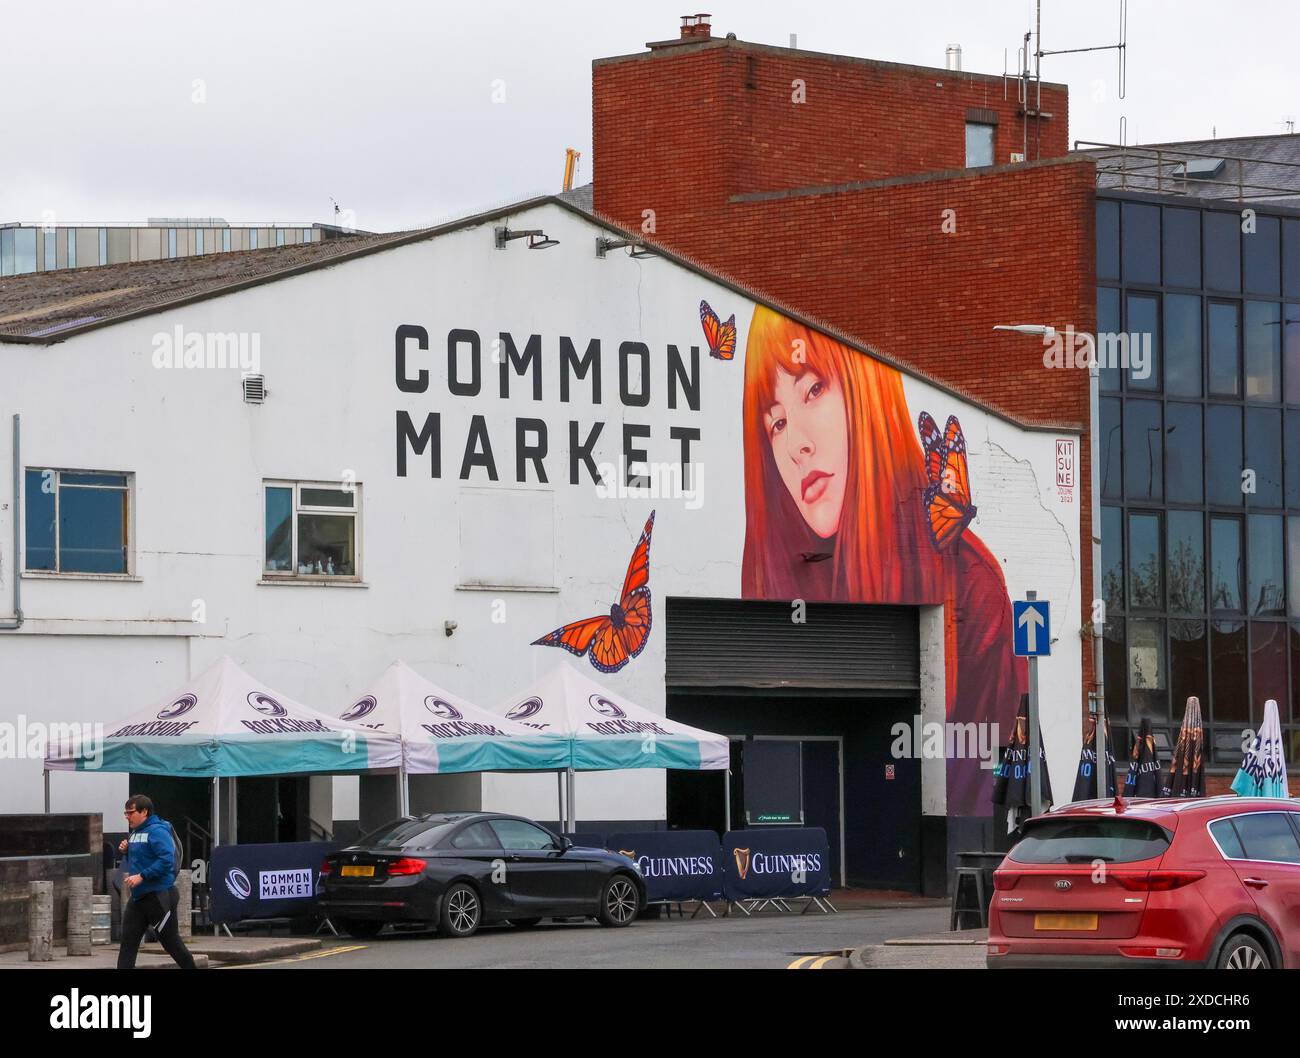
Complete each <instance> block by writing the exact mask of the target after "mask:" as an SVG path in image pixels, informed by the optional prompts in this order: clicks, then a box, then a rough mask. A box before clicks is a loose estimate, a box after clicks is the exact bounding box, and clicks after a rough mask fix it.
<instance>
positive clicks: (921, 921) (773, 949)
mask: <svg viewBox="0 0 1300 1058" xmlns="http://www.w3.org/2000/svg"><path fill="white" fill-rule="evenodd" d="M947 924H948V909H947V908H946V907H921V908H890V909H882V910H855V911H841V912H840V913H839V914H837V915H823V914H817V913H810V914H807V915H799V914H777V913H772V912H764V913H762V914H758V915H755V916H753V917H752V918H745V917H744V916H743V915H741V914H739V913H733V914H732V915H731V917H729V918H718V919H710V918H708V917H703V918H696V919H685V920H683V919H679V918H676V917H674V918H673V919H671V920H669V919H666V918H665V919H658V920H656V919H646V920H642V921H638V922H634V923H633V924H632V925H631V926H628V927H627V928H625V929H604V928H602V927H600V926H598V925H596V924H594V923H584V924H577V923H563V924H561V923H555V924H552V923H543V924H542V925H539V926H536V927H535V928H533V929H531V930H518V929H514V928H513V927H510V926H489V927H485V928H484V929H482V930H480V931H479V933H478V934H477V935H476V936H473V937H470V938H469V939H468V940H445V939H443V938H440V937H436V936H435V935H434V934H433V933H431V932H427V933H426V932H420V933H400V934H392V935H390V934H385V935H383V936H381V937H378V938H376V939H374V940H368V941H358V940H351V939H349V938H340V939H339V940H338V941H331V943H330V945H329V946H327V948H326V949H325V950H322V951H315V952H309V953H307V954H305V955H302V956H296V957H293V958H289V959H284V960H278V961H274V962H268V963H260V964H257V965H253V966H248V967H239V969H249V970H255V969H259V968H261V967H275V968H277V969H289V968H292V969H303V970H328V969H335V968H338V969H345V968H346V969H384V968H389V969H401V968H425V967H429V968H451V969H477V968H483V969H488V968H494V967H499V968H522V969H568V968H573V969H636V968H651V969H665V970H667V969H706V968H707V969H723V970H730V969H785V968H791V967H792V964H797V965H795V966H794V967H793V968H797V969H813V968H816V969H843V968H845V965H846V964H845V962H844V961H843V960H842V959H840V958H838V953H840V952H842V951H843V950H844V949H848V948H856V947H860V946H861V945H864V944H880V943H882V942H883V941H885V940H887V939H889V938H891V937H908V936H914V935H917V934H923V933H933V932H936V931H938V930H942V929H946V928H947ZM828 953H834V954H832V955H831V957H830V958H823V956H825V955H827V954H828ZM809 956H811V958H809Z"/></svg>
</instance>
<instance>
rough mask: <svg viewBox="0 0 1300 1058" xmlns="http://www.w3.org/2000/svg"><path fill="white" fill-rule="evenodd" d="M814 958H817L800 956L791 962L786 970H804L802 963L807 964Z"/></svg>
mask: <svg viewBox="0 0 1300 1058" xmlns="http://www.w3.org/2000/svg"><path fill="white" fill-rule="evenodd" d="M815 958H817V956H815V955H801V956H799V958H797V959H795V961H794V962H792V963H791V964H790V965H789V966H787V967H786V969H787V970H802V969H803V968H804V965H803V964H804V963H806V962H808V960H810V959H815Z"/></svg>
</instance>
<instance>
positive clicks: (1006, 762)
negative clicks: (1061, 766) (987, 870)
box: [993, 694, 1052, 833]
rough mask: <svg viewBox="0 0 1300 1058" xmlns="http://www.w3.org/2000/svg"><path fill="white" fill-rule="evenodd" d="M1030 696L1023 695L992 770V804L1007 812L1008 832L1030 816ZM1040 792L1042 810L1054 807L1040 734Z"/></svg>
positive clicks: (1050, 781) (1040, 735)
mask: <svg viewBox="0 0 1300 1058" xmlns="http://www.w3.org/2000/svg"><path fill="white" fill-rule="evenodd" d="M1031 770H1032V769H1031V768H1030V767H1029V695H1027V694H1022V695H1021V696H1020V711H1019V712H1018V713H1017V714H1016V723H1015V726H1014V727H1013V728H1012V730H1011V738H1010V739H1009V740H1008V741H1007V744H1006V746H1004V747H1003V749H1002V754H1001V759H1000V760H999V761H998V766H997V767H996V768H995V769H994V770H993V803H994V804H995V805H998V806H1001V807H1004V808H1006V810H1007V832H1008V833H1010V832H1011V831H1013V830H1015V829H1016V828H1017V827H1018V826H1019V825H1020V824H1021V822H1023V821H1024V820H1025V819H1027V818H1028V817H1029V812H1030V804H1031V799H1030V796H1029V791H1030V787H1029V782H1028V779H1029V775H1030V772H1031ZM1038 775H1039V792H1040V793H1041V794H1042V798H1043V811H1047V809H1048V808H1050V807H1051V805H1052V780H1051V777H1050V776H1049V775H1048V774H1047V754H1046V753H1044V752H1043V733H1042V731H1039V733H1038Z"/></svg>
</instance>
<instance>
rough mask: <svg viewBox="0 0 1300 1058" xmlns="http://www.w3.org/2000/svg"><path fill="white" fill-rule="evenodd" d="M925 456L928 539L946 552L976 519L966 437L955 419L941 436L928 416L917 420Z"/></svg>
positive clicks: (922, 415)
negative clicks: (971, 492) (972, 520)
mask: <svg viewBox="0 0 1300 1058" xmlns="http://www.w3.org/2000/svg"><path fill="white" fill-rule="evenodd" d="M917 424H918V426H919V428H920V432H921V447H922V448H923V450H924V453H925V476H926V480H927V482H928V484H927V485H926V486H925V492H924V496H925V510H926V516H927V519H928V521H927V524H928V525H929V527H930V538H931V539H932V540H933V541H934V546H935V548H936V549H938V550H940V551H944V550H947V549H948V548H950V547H951V546H952V545H953V544H954V543H956V542H957V539H958V538H959V537H960V536H961V534H962V533H963V532H964V531H965V529H966V526H968V525H969V524H970V522H971V519H972V518H974V517H975V512H976V510H977V508H976V507H975V505H974V504H972V503H971V501H970V474H969V471H968V469H967V466H966V435H965V434H963V433H962V432H961V423H959V422H958V421H957V416H955V415H949V416H948V422H947V425H946V427H945V429H944V431H943V433H942V434H941V433H939V424H938V423H936V422H935V421H934V419H933V417H931V415H930V413H929V412H924V411H923V412H921V416H920V418H919V420H918V423H917Z"/></svg>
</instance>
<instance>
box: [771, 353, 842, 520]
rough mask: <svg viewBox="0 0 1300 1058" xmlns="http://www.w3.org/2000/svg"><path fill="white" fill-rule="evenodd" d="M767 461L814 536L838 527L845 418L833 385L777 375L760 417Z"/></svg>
mask: <svg viewBox="0 0 1300 1058" xmlns="http://www.w3.org/2000/svg"><path fill="white" fill-rule="evenodd" d="M763 429H764V431H765V432H766V434H767V438H768V441H769V442H770V444H771V446H772V458H773V459H774V460H775V461H776V468H777V471H778V473H780V475H781V480H782V481H783V482H784V483H785V487H786V489H788V490H789V492H790V495H791V497H792V498H793V499H794V502H795V506H796V507H798V508H799V513H800V514H802V515H803V518H804V521H805V522H807V523H808V527H809V528H810V529H812V531H813V532H815V533H816V534H817V535H818V536H820V537H822V538H825V537H829V536H834V535H835V533H836V532H837V531H838V530H839V527H840V511H841V510H842V508H843V506H844V484H845V479H846V478H847V477H848V465H849V437H848V417H847V414H846V412H845V407H844V391H843V389H842V388H841V387H840V384H839V382H838V381H836V380H835V379H824V378H821V377H820V376H819V375H817V374H816V373H815V372H812V371H805V372H804V373H803V374H801V375H791V374H789V373H787V372H785V371H783V370H780V369H778V370H777V374H776V386H775V400H774V401H773V403H772V406H771V407H770V408H769V409H768V410H767V412H766V414H765V415H764V416H763Z"/></svg>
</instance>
